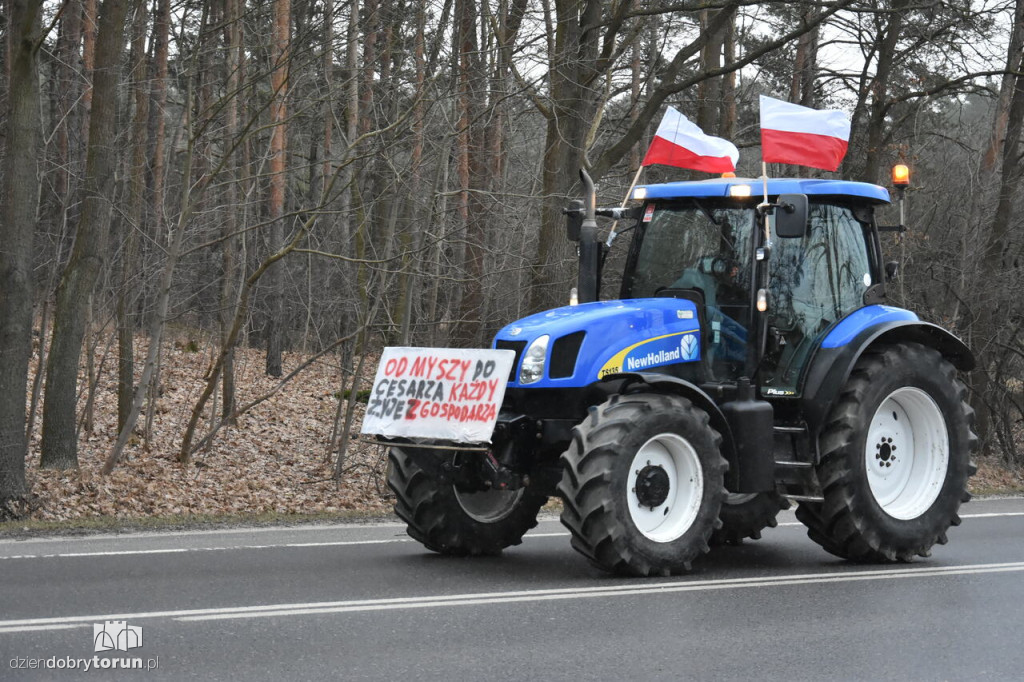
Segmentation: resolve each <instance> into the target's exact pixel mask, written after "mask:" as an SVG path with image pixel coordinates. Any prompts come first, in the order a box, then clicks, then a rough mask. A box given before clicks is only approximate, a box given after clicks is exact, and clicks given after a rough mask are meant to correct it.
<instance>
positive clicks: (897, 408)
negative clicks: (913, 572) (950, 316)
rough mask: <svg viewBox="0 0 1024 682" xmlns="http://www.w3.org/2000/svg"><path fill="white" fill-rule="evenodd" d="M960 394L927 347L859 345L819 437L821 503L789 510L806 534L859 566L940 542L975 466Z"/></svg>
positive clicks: (955, 519) (946, 367) (924, 552)
mask: <svg viewBox="0 0 1024 682" xmlns="http://www.w3.org/2000/svg"><path fill="white" fill-rule="evenodd" d="M965 395H966V388H965V387H964V385H963V384H962V383H961V382H960V381H959V380H958V379H957V376H956V370H955V369H954V368H953V366H952V365H951V364H950V363H949V362H947V361H946V360H945V359H943V357H942V356H941V355H940V354H939V353H938V352H937V351H935V350H933V349H931V348H928V347H926V346H923V345H921V344H917V343H906V344H902V345H892V346H881V347H878V348H872V349H869V350H868V351H866V352H865V353H864V355H863V356H861V358H860V359H859V360H858V361H857V364H856V365H855V366H854V369H853V371H852V373H851V374H850V378H849V380H848V381H847V383H846V385H845V386H844V388H843V390H842V392H841V394H840V397H839V400H838V401H837V402H836V405H835V407H833V409H832V412H831V414H830V416H829V419H828V422H827V426H826V428H825V431H824V432H823V434H822V436H821V440H820V450H821V462H820V463H819V465H818V467H817V474H818V480H819V481H820V483H821V487H822V492H823V497H824V502H822V503H808V504H804V503H801V504H800V506H799V508H798V509H797V518H798V519H800V520H801V521H802V522H803V523H804V524H805V525H806V526H807V528H808V533H807V534H808V536H809V537H810V538H811V539H812V540H814V541H815V542H817V543H818V544H820V545H821V546H822V547H823V548H824V549H825V550H826V551H828V552H831V553H832V554H835V555H837V556H840V557H843V558H846V559H851V560H854V561H864V562H893V561H911V560H913V558H914V557H915V556H929V555H930V553H931V548H932V546H933V545H935V544H936V543H938V544H945V543H946V541H947V540H946V531H947V530H948V529H949V527H950V526H952V525H959V523H960V518H959V516H957V512H958V511H959V509H960V504H961V503H963V502H966V501H968V500H969V499H970V497H971V496H970V494H969V493H968V492H967V479H968V478H969V477H970V476H971V475H972V474H974V472H975V471H976V468H975V467H974V465H973V464H972V463H971V460H970V456H971V452H973V451H974V450H975V449H976V447H977V437H976V436H975V435H974V433H972V431H971V427H972V425H973V421H974V413H973V411H972V410H971V408H970V407H969V406H968V405H967V403H966V402H965V401H964V397H965Z"/></svg>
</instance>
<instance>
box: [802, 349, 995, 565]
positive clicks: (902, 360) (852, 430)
mask: <svg viewBox="0 0 1024 682" xmlns="http://www.w3.org/2000/svg"><path fill="white" fill-rule="evenodd" d="M908 365H916V366H918V367H924V368H931V371H933V372H934V371H937V372H939V373H941V376H942V378H943V379H944V380H945V381H946V382H948V384H949V385H950V386H952V387H953V392H954V393H955V395H956V400H957V402H958V409H959V411H960V414H959V421H960V423H961V424H963V425H965V426H966V428H967V435H966V439H965V442H966V444H967V448H966V449H967V452H966V453H958V452H956V451H954V448H953V447H951V449H950V459H951V463H950V467H951V471H952V472H953V473H951V474H949V475H957V474H956V473H955V472H956V470H957V468H956V467H954V463H953V461H952V459H953V458H954V457H957V456H966V457H967V458H968V461H967V465H966V467H962V472H963V473H962V474H960V475H959V476H960V479H962V480H957V481H954V482H953V486H954V488H955V490H954V492H953V495H955V497H956V499H955V500H943V499H942V497H941V496H940V499H938V500H936V502H935V503H933V506H932V510H936V514H941V517H938V518H936V519H935V523H932V524H928V525H929V526H930V527H929V528H927V529H926V530H925V532H922V533H921V534H920V536H919V537H918V538H916V540H915V541H914V542H912V543H909V542H903V543H897V542H896V541H895V540H894V539H893V538H892V537H889V536H887V534H886V533H884V532H882V531H881V530H880V529H879V528H877V527H873V524H872V523H871V522H870V519H868V518H866V515H865V514H863V513H860V512H859V511H858V506H863V502H862V501H859V500H857V496H858V495H866V494H869V493H867V492H866V491H865V489H864V487H865V486H866V485H867V484H866V482H864V481H862V480H861V481H859V480H857V479H858V473H857V472H856V471H854V470H853V469H852V468H851V467H850V464H849V462H850V461H851V458H855V457H862V456H863V455H862V453H858V452H854V451H853V450H854V449H856V436H857V433H858V429H860V428H863V425H862V424H858V423H857V415H858V414H861V413H862V412H863V409H862V406H863V404H864V402H865V395H866V393H867V391H868V389H869V387H870V386H871V385H872V384H874V383H876V382H879V381H883V380H884V378H885V376H886V375H887V374H888V373H890V372H893V371H894V370H896V368H898V367H904V368H905V367H907V366H908ZM966 395H967V388H966V387H965V386H964V384H963V383H962V382H961V381H960V380H959V379H958V378H957V374H956V369H955V368H954V367H953V366H952V365H951V364H950V363H949V362H948V361H946V360H945V359H944V358H943V357H942V356H941V355H940V354H939V353H938V351H936V350H934V349H932V348H929V347H927V346H924V345H921V344H919V343H903V344H899V345H882V346H877V347H873V348H870V349H868V350H867V351H865V352H864V354H863V355H862V356H861V358H860V359H859V360H858V361H857V364H856V365H855V367H854V370H853V371H852V372H851V374H850V378H849V379H848V381H847V383H846V385H845V386H844V387H843V390H842V391H841V393H840V396H839V398H838V400H837V401H836V404H835V406H834V407H833V409H832V411H831V413H830V415H829V419H828V421H827V423H826V426H825V429H824V430H823V432H822V436H821V439H820V451H821V460H820V464H819V465H818V467H817V474H818V479H819V482H820V483H821V488H822V492H823V497H824V502H823V503H815V502H808V503H805V502H801V503H800V504H799V505H798V507H797V510H796V516H797V519H798V520H800V521H801V522H802V523H803V524H804V525H805V526H807V535H808V537H809V538H810V539H811V540H813V541H814V542H816V543H818V544H819V545H821V546H822V548H823V549H825V551H827V552H829V553H831V554H834V555H836V556H838V557H842V558H845V559H849V560H852V561H857V562H877V563H891V562H909V561H913V559H914V557H916V556H921V557H927V556H930V554H931V548H932V546H933V545H935V544H936V543H938V544H945V542H946V540H947V538H946V530H947V529H948V528H949V527H950V526H951V525H958V524H959V521H960V519H959V517H958V516H957V514H956V512H957V510H958V509H959V506H960V504H961V503H962V502H966V501H968V500H969V499H970V493H968V492H967V479H968V478H969V477H970V476H972V475H973V474H974V473H975V472H976V471H977V467H975V465H974V464H973V463H972V462H970V461H969V458H970V454H971V453H973V452H975V451H976V450H977V446H978V439H977V436H975V434H974V433H973V425H974V411H973V410H972V409H971V408H970V406H969V405H968V404H967V402H966ZM948 426H949V425H947V427H948ZM953 426H954V427H955V426H956V425H955V424H954V425H953ZM953 436H954V434H953V433H950V439H951V440H952V439H953ZM861 478H862V477H861ZM940 502H941V503H942V504H940ZM941 508H946V511H944V512H943V511H941ZM932 510H929V512H928V513H931V511H932Z"/></svg>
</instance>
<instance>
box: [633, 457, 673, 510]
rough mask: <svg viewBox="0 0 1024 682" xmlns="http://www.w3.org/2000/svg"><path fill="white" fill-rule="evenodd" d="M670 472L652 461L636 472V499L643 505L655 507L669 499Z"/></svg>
mask: <svg viewBox="0 0 1024 682" xmlns="http://www.w3.org/2000/svg"><path fill="white" fill-rule="evenodd" d="M670 487H671V486H670V483H669V478H668V474H667V473H666V472H665V469H663V468H662V467H660V466H654V465H652V464H651V463H650V462H648V463H647V466H645V467H644V468H643V469H641V470H640V471H638V472H637V474H636V488H635V489H634V492H636V499H637V501H638V502H639V503H640V506H641V507H648V508H650V509H652V510H653V509H654V508H655V507H659V506H661V505H662V504H663V503H664V502H665V500H667V499H668V493H669V488H670Z"/></svg>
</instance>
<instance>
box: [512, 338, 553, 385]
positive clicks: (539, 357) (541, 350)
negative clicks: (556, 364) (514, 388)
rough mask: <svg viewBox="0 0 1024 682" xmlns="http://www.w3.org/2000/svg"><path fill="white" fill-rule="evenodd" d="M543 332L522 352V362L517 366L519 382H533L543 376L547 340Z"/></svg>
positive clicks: (546, 355) (546, 354)
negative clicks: (542, 334)
mask: <svg viewBox="0 0 1024 682" xmlns="http://www.w3.org/2000/svg"><path fill="white" fill-rule="evenodd" d="M550 339H551V337H550V336H548V335H547V334H545V335H544V336H539V337H537V338H536V339H534V341H533V343H531V344H530V347H529V348H527V349H526V352H525V353H524V354H523V364H522V365H520V367H519V383H520V384H535V383H537V382H538V381H540V380H541V379H543V378H544V363H545V362H546V361H547V357H548V341H549V340H550Z"/></svg>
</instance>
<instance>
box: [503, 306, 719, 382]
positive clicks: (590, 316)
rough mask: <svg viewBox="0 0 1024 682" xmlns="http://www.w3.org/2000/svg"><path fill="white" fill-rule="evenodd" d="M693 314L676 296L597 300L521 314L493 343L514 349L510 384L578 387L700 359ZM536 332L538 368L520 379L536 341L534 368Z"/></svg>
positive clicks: (695, 312)
mask: <svg viewBox="0 0 1024 682" xmlns="http://www.w3.org/2000/svg"><path fill="white" fill-rule="evenodd" d="M699 319H700V317H699V315H698V311H697V306H696V305H695V304H694V303H693V302H691V301H687V300H682V299H676V298H641V299H629V300H623V301H597V302H595V303H584V304H582V305H577V306H566V307H564V308H555V309H553V310H548V311H545V312H542V313H537V314H536V315H530V316H529V317H524V318H523V319H521V320H518V321H516V322H513V323H512V324H510V325H508V326H507V327H505V328H503V329H502V330H501V331H499V332H498V333H497V335H495V338H494V347H495V348H506V349H511V350H514V351H515V352H516V360H515V365H514V366H513V370H512V375H511V377H510V381H509V385H510V386H515V387H523V388H570V387H579V386H586V385H588V384H591V383H593V382H595V381H598V380H599V379H601V378H603V377H605V376H608V375H610V374H616V373H618V372H637V371H643V370H646V369H651V368H654V367H661V366H664V365H671V364H678V363H681V362H695V361H698V360H700V357H701V352H700V348H701V343H700V341H701V338H700V333H701V330H700V328H699V324H698V320H699ZM542 337H547V344H546V350H544V353H543V358H544V362H543V372H542V373H540V376H539V379H537V380H536V381H532V382H530V383H523V382H521V379H522V377H521V374H520V370H521V368H522V363H523V359H524V355H527V354H528V351H529V349H530V348H531V346H533V345H534V344H536V345H537V347H536V348H535V350H534V352H533V353H532V354H530V355H532V357H533V358H534V360H533V362H534V365H533V366H534V367H537V358H539V357H540V356H541V353H540V348H541V347H542V346H543V345H544V344H543V340H542ZM535 376H536V374H535Z"/></svg>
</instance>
